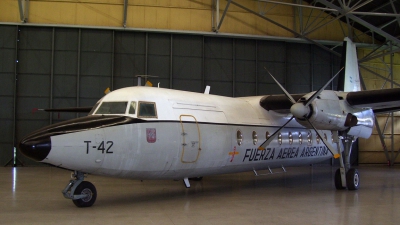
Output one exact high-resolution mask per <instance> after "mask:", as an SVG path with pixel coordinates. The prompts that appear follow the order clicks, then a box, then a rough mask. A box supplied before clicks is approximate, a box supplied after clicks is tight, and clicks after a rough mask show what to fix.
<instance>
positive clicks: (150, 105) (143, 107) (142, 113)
mask: <svg viewBox="0 0 400 225" xmlns="http://www.w3.org/2000/svg"><path fill="white" fill-rule="evenodd" d="M138 114H139V117H147V118H157V109H156V103H155V102H139V113H138Z"/></svg>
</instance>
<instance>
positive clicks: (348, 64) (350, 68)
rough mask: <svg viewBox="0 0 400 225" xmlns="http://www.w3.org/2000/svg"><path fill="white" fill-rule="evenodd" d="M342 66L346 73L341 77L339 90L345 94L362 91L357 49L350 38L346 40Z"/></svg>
mask: <svg viewBox="0 0 400 225" xmlns="http://www.w3.org/2000/svg"><path fill="white" fill-rule="evenodd" d="M341 64H342V65H341V67H342V66H344V73H343V72H342V73H341V74H340V75H339V84H338V90H340V91H345V92H350V91H360V90H361V84H360V73H359V71H358V59H357V49H356V45H355V44H354V43H353V42H352V41H351V40H350V38H348V37H346V38H344V42H343V52H342V61H341Z"/></svg>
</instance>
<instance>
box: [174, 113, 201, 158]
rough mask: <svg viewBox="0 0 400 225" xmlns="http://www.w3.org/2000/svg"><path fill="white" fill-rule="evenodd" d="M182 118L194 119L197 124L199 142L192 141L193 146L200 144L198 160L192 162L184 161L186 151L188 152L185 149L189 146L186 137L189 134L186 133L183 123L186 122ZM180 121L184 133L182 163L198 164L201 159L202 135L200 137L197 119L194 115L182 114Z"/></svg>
mask: <svg viewBox="0 0 400 225" xmlns="http://www.w3.org/2000/svg"><path fill="white" fill-rule="evenodd" d="M182 117H191V118H193V119H194V122H195V123H196V128H197V134H198V141H197V142H196V141H192V143H191V144H192V145H195V144H198V149H197V155H196V158H195V159H194V160H192V161H187V160H185V159H184V156H185V150H187V149H185V147H186V146H187V145H188V144H187V143H186V135H187V133H185V126H184V125H183V122H184V121H182ZM179 120H180V123H181V128H182V133H181V136H182V154H181V162H182V163H195V162H197V160H198V159H199V156H200V151H201V135H200V128H199V124H198V123H197V119H196V117H194V116H193V115H186V114H182V115H180V116H179Z"/></svg>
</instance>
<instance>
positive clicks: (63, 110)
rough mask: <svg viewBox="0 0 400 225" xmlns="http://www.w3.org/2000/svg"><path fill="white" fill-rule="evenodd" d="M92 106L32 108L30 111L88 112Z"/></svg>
mask: <svg viewBox="0 0 400 225" xmlns="http://www.w3.org/2000/svg"><path fill="white" fill-rule="evenodd" d="M92 108H93V107H74V108H58V109H37V108H35V109H33V110H32V112H36V111H45V112H73V113H89V112H90V111H91V110H92Z"/></svg>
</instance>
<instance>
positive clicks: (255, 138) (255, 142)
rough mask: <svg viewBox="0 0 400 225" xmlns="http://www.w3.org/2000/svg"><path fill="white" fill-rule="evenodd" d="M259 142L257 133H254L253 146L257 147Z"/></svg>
mask: <svg viewBox="0 0 400 225" xmlns="http://www.w3.org/2000/svg"><path fill="white" fill-rule="evenodd" d="M257 142H258V137H257V132H255V131H253V144H254V145H256V144H257Z"/></svg>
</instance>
